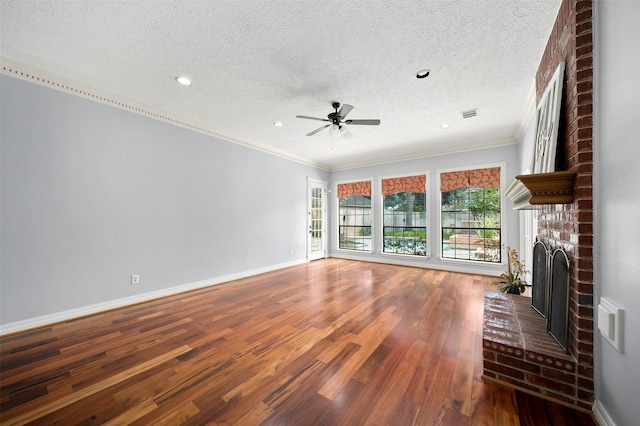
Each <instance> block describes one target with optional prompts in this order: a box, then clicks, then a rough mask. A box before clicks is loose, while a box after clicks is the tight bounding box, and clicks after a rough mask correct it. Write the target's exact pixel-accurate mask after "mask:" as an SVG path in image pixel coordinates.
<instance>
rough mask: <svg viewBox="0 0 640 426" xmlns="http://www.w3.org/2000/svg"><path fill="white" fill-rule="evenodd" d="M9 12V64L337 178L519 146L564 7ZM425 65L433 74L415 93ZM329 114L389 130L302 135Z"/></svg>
mask: <svg viewBox="0 0 640 426" xmlns="http://www.w3.org/2000/svg"><path fill="white" fill-rule="evenodd" d="M0 5H1V9H0V12H1V15H2V17H1V27H0V31H1V38H0V40H1V51H0V53H1V55H2V56H3V57H4V58H7V59H9V60H12V61H16V62H18V63H21V64H25V65H27V66H30V67H33V68H36V69H39V70H43V71H45V72H48V73H52V74H54V75H57V76H60V77H62V78H64V79H65V80H68V81H71V82H77V83H80V84H82V85H85V86H89V87H93V88H96V89H100V90H101V91H104V92H107V93H109V94H112V95H113V96H115V97H117V98H120V99H126V100H131V101H134V102H137V103H139V104H142V105H145V106H148V107H150V108H153V109H154V110H158V111H162V112H163V113H165V114H167V115H169V116H171V117H177V118H179V119H181V120H185V121H186V122H188V123H193V124H195V125H198V126H202V127H203V128H206V129H210V130H211V131H214V132H216V133H218V134H221V135H223V136H225V137H227V138H229V139H231V140H235V141H241V142H243V143H246V144H250V145H255V146H257V147H261V148H262V149H267V150H269V151H273V152H276V153H279V154H282V155H286V156H288V157H291V158H295V159H298V160H302V161H305V162H308V163H311V164H316V165H318V166H321V167H324V168H326V169H340V168H345V167H352V166H355V165H362V164H371V163H378V162H384V161H391V160H396V159H403V158H408V157H412V156H423V155H434V154H438V153H445V152H455V151H460V150H468V149H473V148H474V147H484V146H495V145H499V144H504V143H512V142H514V141H515V140H516V139H517V138H518V137H519V136H520V133H521V131H522V127H523V125H524V124H525V123H524V122H523V121H524V120H525V119H526V117H527V114H528V112H529V111H530V108H531V106H532V105H533V100H532V98H531V96H532V93H533V92H532V91H533V87H534V76H535V72H536V69H537V67H538V64H539V62H540V59H541V55H542V52H543V50H544V47H545V44H546V41H547V39H548V37H549V33H550V30H551V27H552V25H553V22H554V20H555V16H556V14H557V11H558V8H559V5H560V0H482V1H481V0H386V1H385V0H370V1H353V0H352V1H348V0H342V1H335V0H322V1H318V0H264V1H257V0H211V1H186V0H182V1H117V2H116V1H102V0H93V1H38V0H35V1H24V0H0ZM423 68H428V69H430V70H431V74H430V76H429V77H427V78H425V79H420V80H419V79H417V78H416V77H415V74H416V72H417V71H418V70H421V69H423ZM179 75H186V76H188V77H190V78H191V79H192V80H193V85H192V86H190V87H182V86H180V85H178V84H177V83H176V82H175V80H174V78H175V77H176V76H179ZM332 101H339V102H342V103H347V104H351V105H353V106H354V107H355V108H354V109H353V111H352V112H351V114H350V115H349V118H352V119H358V118H379V119H380V120H381V121H382V123H381V125H380V126H377V127H375V126H355V125H353V126H349V130H350V132H351V134H352V137H351V138H350V139H344V138H341V137H339V136H333V135H332V134H330V133H329V132H328V131H323V132H321V133H318V134H317V135H315V136H313V137H306V136H305V134H307V133H309V132H310V131H312V130H314V129H315V128H317V127H319V126H320V125H322V124H323V123H321V122H317V121H310V120H302V119H297V118H295V116H296V115H308V116H316V117H326V115H327V114H328V113H330V112H331V102H332ZM476 108H477V111H478V115H477V116H476V117H474V118H469V119H463V118H462V115H461V112H462V111H466V110H470V109H476ZM275 121H281V122H282V123H283V124H284V125H283V126H282V127H275V126H273V122H275ZM445 122H446V123H449V124H450V125H451V127H449V128H448V129H442V128H441V127H440V126H441V124H443V123H445Z"/></svg>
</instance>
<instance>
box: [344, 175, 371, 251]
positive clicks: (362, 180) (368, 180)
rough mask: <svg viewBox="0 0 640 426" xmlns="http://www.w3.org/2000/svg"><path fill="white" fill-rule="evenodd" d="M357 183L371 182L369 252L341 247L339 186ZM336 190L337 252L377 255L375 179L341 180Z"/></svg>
mask: <svg viewBox="0 0 640 426" xmlns="http://www.w3.org/2000/svg"><path fill="white" fill-rule="evenodd" d="M355 182H369V185H370V187H371V193H370V194H369V197H370V199H371V208H370V213H369V215H370V220H371V225H370V228H371V248H370V249H369V250H356V249H350V248H344V247H340V227H341V226H342V225H341V220H340V198H339V197H338V185H341V184H348V183H355ZM334 190H335V194H336V196H335V200H336V209H335V218H336V231H337V233H336V237H337V238H336V246H335V247H336V250H337V251H343V252H346V253H365V254H366V253H368V254H373V253H375V248H376V238H375V234H374V230H375V215H374V214H373V213H374V211H375V208H376V207H375V204H376V203H375V197H374V196H373V195H374V194H375V187H374V178H373V177H369V178H360V179H349V180H341V181H336V182H335V183H334Z"/></svg>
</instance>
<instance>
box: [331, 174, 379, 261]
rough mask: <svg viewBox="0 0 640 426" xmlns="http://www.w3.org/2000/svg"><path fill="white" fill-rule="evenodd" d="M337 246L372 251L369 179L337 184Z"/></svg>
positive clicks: (345, 248)
mask: <svg viewBox="0 0 640 426" xmlns="http://www.w3.org/2000/svg"><path fill="white" fill-rule="evenodd" d="M336 192H337V194H338V206H339V224H338V233H339V235H338V248H339V249H343V250H356V251H365V252H372V251H373V241H372V236H371V180H362V181H355V182H344V183H338V184H337V191H336Z"/></svg>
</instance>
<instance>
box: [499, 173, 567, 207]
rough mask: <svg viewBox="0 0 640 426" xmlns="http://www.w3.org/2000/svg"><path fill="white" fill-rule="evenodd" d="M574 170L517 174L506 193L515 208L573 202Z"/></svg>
mask: <svg viewBox="0 0 640 426" xmlns="http://www.w3.org/2000/svg"><path fill="white" fill-rule="evenodd" d="M575 178H576V172H575V171H564V172H551V173H535V174H526V175H518V176H516V178H515V180H514V181H513V182H512V183H511V185H509V188H507V191H506V195H507V197H509V198H510V199H511V200H512V201H513V202H514V205H515V207H514V208H515V209H516V210H525V209H535V208H536V207H534V206H538V205H543V204H568V203H571V202H573V185H574V181H575Z"/></svg>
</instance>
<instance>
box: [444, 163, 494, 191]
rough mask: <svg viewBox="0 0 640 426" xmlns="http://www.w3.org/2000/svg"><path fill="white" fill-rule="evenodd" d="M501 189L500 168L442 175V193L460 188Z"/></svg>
mask: <svg viewBox="0 0 640 426" xmlns="http://www.w3.org/2000/svg"><path fill="white" fill-rule="evenodd" d="M466 187H469V188H500V167H491V168H487V169H475V170H461V171H458V172H446V173H441V174H440V191H441V192H448V191H453V190H454V189H459V188H466Z"/></svg>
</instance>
